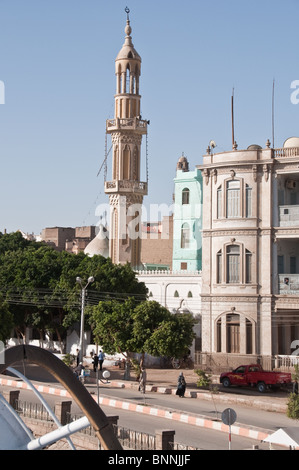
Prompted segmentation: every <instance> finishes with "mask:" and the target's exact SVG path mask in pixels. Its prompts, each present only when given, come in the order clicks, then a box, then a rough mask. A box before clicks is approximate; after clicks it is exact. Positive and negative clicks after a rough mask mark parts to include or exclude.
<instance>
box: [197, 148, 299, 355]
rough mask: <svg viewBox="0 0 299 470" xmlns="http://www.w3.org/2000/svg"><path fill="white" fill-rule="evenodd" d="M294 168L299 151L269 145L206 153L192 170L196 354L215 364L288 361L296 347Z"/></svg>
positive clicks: (298, 176) (298, 190)
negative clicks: (196, 214)
mask: <svg viewBox="0 0 299 470" xmlns="http://www.w3.org/2000/svg"><path fill="white" fill-rule="evenodd" d="M298 147H299V145H298ZM298 163H299V148H296V147H295V148H287V142H286V145H285V146H284V148H282V149H271V148H270V143H269V142H267V144H266V148H264V149H262V148H261V147H259V146H250V147H248V149H246V150H233V151H231V152H225V153H219V154H212V153H211V152H210V151H208V152H207V154H206V155H205V156H204V157H203V165H200V166H199V167H198V168H200V169H201V171H202V175H203V201H204V205H203V221H202V226H203V231H202V236H203V238H202V253H203V260H202V265H203V272H202V294H201V306H202V351H203V353H206V354H207V355H210V356H211V355H212V356H213V360H215V361H216V363H217V361H218V362H219V363H220V362H221V361H223V358H224V357H225V358H226V359H225V360H226V361H228V360H230V361H231V362H233V356H234V355H236V356H238V357H239V356H240V355H244V356H245V355H248V360H250V358H253V357H254V358H256V357H257V356H258V357H262V358H263V359H264V360H266V358H273V356H275V355H276V356H277V355H279V356H286V355H287V356H290V355H292V353H293V352H294V349H293V348H294V341H296V340H297V339H298V343H299V305H298V300H299V243H298V241H299V165H298ZM228 358H230V359H228Z"/></svg>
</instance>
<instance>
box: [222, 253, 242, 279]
mask: <svg viewBox="0 0 299 470" xmlns="http://www.w3.org/2000/svg"><path fill="white" fill-rule="evenodd" d="M226 282H227V283H228V284H236V283H238V282H241V276H240V246H239V245H229V246H227V247H226Z"/></svg>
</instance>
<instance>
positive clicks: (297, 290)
mask: <svg viewBox="0 0 299 470" xmlns="http://www.w3.org/2000/svg"><path fill="white" fill-rule="evenodd" d="M278 292H279V294H280V295H299V274H279V275H278Z"/></svg>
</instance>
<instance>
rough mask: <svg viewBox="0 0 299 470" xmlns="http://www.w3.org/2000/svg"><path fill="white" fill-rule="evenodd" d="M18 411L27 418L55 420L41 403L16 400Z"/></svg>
mask: <svg viewBox="0 0 299 470" xmlns="http://www.w3.org/2000/svg"><path fill="white" fill-rule="evenodd" d="M16 411H17V413H18V414H20V415H22V416H23V417H25V418H33V419H40V420H42V421H53V419H52V417H51V416H50V415H49V413H48V412H47V410H46V408H45V407H44V406H43V405H42V404H41V403H30V402H28V401H21V400H16Z"/></svg>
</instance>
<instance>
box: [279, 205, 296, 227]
mask: <svg viewBox="0 0 299 470" xmlns="http://www.w3.org/2000/svg"><path fill="white" fill-rule="evenodd" d="M279 225H280V227H290V226H296V225H299V206H298V205H289V206H279Z"/></svg>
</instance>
